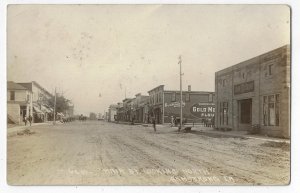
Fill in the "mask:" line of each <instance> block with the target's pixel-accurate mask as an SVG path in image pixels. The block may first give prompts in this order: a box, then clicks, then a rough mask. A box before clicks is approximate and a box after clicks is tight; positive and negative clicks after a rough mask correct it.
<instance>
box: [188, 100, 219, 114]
mask: <svg viewBox="0 0 300 193" xmlns="http://www.w3.org/2000/svg"><path fill="white" fill-rule="evenodd" d="M190 112H191V114H192V115H194V116H196V117H198V118H211V117H214V116H215V105H214V104H213V103H196V104H194V105H193V106H191V108H190Z"/></svg>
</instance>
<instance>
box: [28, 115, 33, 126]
mask: <svg viewBox="0 0 300 193" xmlns="http://www.w3.org/2000/svg"><path fill="white" fill-rule="evenodd" d="M28 121H29V124H30V126H31V122H32V116H31V115H29V117H28Z"/></svg>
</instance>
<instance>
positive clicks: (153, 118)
mask: <svg viewBox="0 0 300 193" xmlns="http://www.w3.org/2000/svg"><path fill="white" fill-rule="evenodd" d="M152 124H153V129H154V132H156V120H155V117H152Z"/></svg>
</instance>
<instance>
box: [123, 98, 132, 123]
mask: <svg viewBox="0 0 300 193" xmlns="http://www.w3.org/2000/svg"><path fill="white" fill-rule="evenodd" d="M133 100H134V99H132V98H126V99H124V100H123V111H124V117H123V120H122V121H131V119H132V116H133V103H132V101H133Z"/></svg>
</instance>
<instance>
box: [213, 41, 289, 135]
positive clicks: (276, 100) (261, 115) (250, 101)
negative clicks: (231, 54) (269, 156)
mask: <svg viewBox="0 0 300 193" xmlns="http://www.w3.org/2000/svg"><path fill="white" fill-rule="evenodd" d="M215 94H216V117H215V126H216V128H231V129H233V130H249V129H251V128H253V127H254V126H255V127H256V128H259V132H260V133H262V134H267V135H270V136H284V137H290V129H289V128H290V47H289V45H285V46H283V47H280V48H278V49H275V50H272V51H270V52H267V53H265V54H262V55H260V56H257V57H254V58H252V59H249V60H247V61H244V62H241V63H239V64H236V65H234V66H231V67H229V68H226V69H223V70H221V71H218V72H216V73H215Z"/></svg>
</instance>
